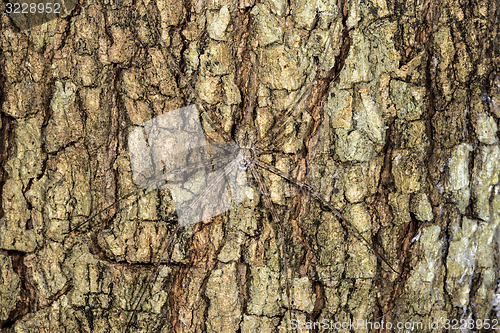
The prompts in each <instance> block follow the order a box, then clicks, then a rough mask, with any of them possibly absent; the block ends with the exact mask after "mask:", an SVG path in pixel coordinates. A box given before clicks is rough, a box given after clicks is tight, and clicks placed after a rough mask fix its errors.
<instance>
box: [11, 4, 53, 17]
mask: <svg viewBox="0 0 500 333" xmlns="http://www.w3.org/2000/svg"><path fill="white" fill-rule="evenodd" d="M60 12H61V4H60V3H59V2H54V3H52V2H45V3H44V2H40V3H27V2H20V3H11V2H8V3H6V7H5V13H7V14H43V13H45V14H52V13H53V14H60Z"/></svg>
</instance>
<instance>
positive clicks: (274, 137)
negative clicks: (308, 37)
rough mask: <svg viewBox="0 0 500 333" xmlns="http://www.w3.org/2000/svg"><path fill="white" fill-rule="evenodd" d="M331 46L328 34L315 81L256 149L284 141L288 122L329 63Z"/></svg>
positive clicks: (311, 82) (261, 140) (262, 138)
mask: <svg viewBox="0 0 500 333" xmlns="http://www.w3.org/2000/svg"><path fill="white" fill-rule="evenodd" d="M330 44H331V34H328V38H327V40H326V43H325V55H324V57H323V60H322V61H321V65H320V67H319V69H318V71H317V72H316V75H315V76H314V79H312V80H311V81H310V82H309V84H308V85H307V86H306V88H305V89H304V92H303V93H302V94H301V95H300V96H299V98H298V99H297V100H296V101H295V103H294V104H293V106H292V108H290V109H289V110H288V111H287V112H286V113H284V114H282V115H281V116H280V117H279V118H278V120H277V121H276V123H275V124H274V126H273V127H272V128H271V130H270V131H269V133H268V134H267V135H266V136H264V137H261V138H260V139H259V140H257V142H256V143H255V146H256V147H258V148H267V147H269V145H270V144H273V145H276V144H275V143H276V142H277V141H278V142H280V141H282V140H283V138H282V136H283V133H284V130H283V129H284V128H283V127H284V126H285V125H286V122H287V121H288V120H289V119H290V118H291V117H292V115H293V114H294V113H295V111H296V110H297V109H298V107H299V105H300V104H301V103H302V101H304V100H305V99H306V97H307V96H309V94H310V93H311V90H312V88H313V86H314V83H315V82H316V81H317V80H318V79H319V76H320V74H321V72H322V70H323V69H324V67H325V64H326V61H327V51H328V47H329V46H330ZM266 138H269V139H270V140H268V142H264V140H265V139H266Z"/></svg>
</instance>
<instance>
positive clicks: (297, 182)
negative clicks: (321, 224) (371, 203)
mask: <svg viewBox="0 0 500 333" xmlns="http://www.w3.org/2000/svg"><path fill="white" fill-rule="evenodd" d="M255 164H256V165H257V166H259V167H261V168H262V169H264V170H267V171H269V172H272V173H274V174H275V175H278V176H280V177H281V178H284V179H286V180H288V181H289V182H291V183H293V184H295V185H296V186H298V187H300V188H302V189H305V190H306V191H308V192H309V193H310V194H311V195H312V196H313V197H314V198H316V199H317V200H318V201H320V202H321V203H322V204H323V205H324V206H325V207H328V209H330V210H331V211H332V213H333V214H334V215H335V216H336V217H337V218H338V219H339V220H340V222H341V223H342V224H343V225H344V226H345V227H347V228H348V229H349V230H351V231H353V232H354V234H355V236H356V237H357V238H358V239H359V240H361V241H362V242H364V243H365V244H366V245H367V246H368V248H369V249H370V250H371V251H372V252H373V253H374V254H375V255H376V256H377V258H379V259H380V260H382V261H383V262H384V263H385V264H386V265H387V266H388V267H389V268H390V269H391V270H392V271H393V272H395V273H398V272H397V271H396V270H395V269H394V268H393V267H392V266H391V264H389V262H388V261H387V260H386V259H385V257H384V256H383V255H382V254H380V253H379V251H377V250H376V249H375V248H374V247H373V246H372V245H371V243H370V242H368V240H367V239H366V237H365V236H363V234H362V233H361V232H360V231H359V230H358V229H357V228H356V227H355V226H354V225H353V224H352V223H350V222H349V221H347V220H345V219H344V218H342V214H340V212H339V211H338V210H337V209H335V208H334V207H333V205H332V204H331V203H330V202H329V201H328V200H326V199H325V198H323V196H322V195H321V194H319V192H318V191H316V190H315V189H314V188H313V187H312V186H311V185H309V184H306V183H304V182H303V181H300V180H298V179H296V178H294V177H292V176H291V175H288V174H286V173H284V172H283V171H281V170H280V169H278V168H276V167H274V166H272V165H270V164H268V163H265V162H262V161H259V160H256V161H255Z"/></svg>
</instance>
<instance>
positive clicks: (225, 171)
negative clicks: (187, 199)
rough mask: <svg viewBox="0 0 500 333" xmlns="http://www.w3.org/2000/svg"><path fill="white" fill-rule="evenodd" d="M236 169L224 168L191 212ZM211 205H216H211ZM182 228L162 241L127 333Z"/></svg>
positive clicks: (231, 164)
mask: <svg viewBox="0 0 500 333" xmlns="http://www.w3.org/2000/svg"><path fill="white" fill-rule="evenodd" d="M236 167H237V163H236V162H235V161H233V162H231V163H229V164H228V165H227V166H226V167H225V168H223V170H222V172H220V173H219V174H217V176H216V177H215V179H213V181H212V182H211V183H210V184H209V185H208V186H207V187H206V188H205V189H204V190H203V192H202V193H201V194H200V195H198V197H197V198H196V199H195V200H194V201H193V202H192V203H191V205H190V207H189V208H190V209H191V210H193V208H192V207H197V206H198V204H199V203H200V202H201V201H202V200H203V199H205V198H206V197H207V196H208V194H209V193H210V192H213V190H214V188H215V187H216V186H217V185H221V184H227V176H228V174H229V173H230V172H231V171H232V170H234V168H236ZM223 180H226V181H225V182H223ZM211 204H214V203H211ZM181 226H182V225H181V223H180V222H179V221H178V222H177V224H176V225H175V229H174V230H173V231H172V233H171V234H170V236H169V237H168V240H167V242H166V243H165V239H166V236H165V237H164V239H163V240H162V244H164V245H163V247H162V248H160V250H159V252H158V253H159V254H158V256H157V259H156V262H155V265H154V268H153V271H152V272H151V273H150V274H149V277H148V280H147V282H146V284H144V285H142V286H141V289H140V294H139V297H138V298H137V299H136V301H134V302H133V308H132V313H131V315H130V318H129V319H128V321H127V326H126V329H125V332H128V331H129V328H130V326H131V325H132V322H133V319H134V317H135V313H136V312H137V309H138V307H139V305H140V304H141V302H142V300H143V298H144V295H145V294H146V292H147V291H148V290H149V287H150V286H151V285H152V284H154V283H155V282H156V279H157V277H158V272H159V271H160V264H161V262H162V260H163V258H164V257H165V254H166V253H167V251H168V249H169V248H170V246H171V245H172V242H173V240H174V238H175V235H176V234H177V232H178V231H179V229H180V227H181Z"/></svg>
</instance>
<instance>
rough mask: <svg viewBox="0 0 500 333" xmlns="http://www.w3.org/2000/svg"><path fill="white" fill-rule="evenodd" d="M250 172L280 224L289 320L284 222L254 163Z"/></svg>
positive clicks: (290, 310)
mask: <svg viewBox="0 0 500 333" xmlns="http://www.w3.org/2000/svg"><path fill="white" fill-rule="evenodd" d="M250 172H251V173H252V176H253V178H254V179H255V180H256V182H257V184H258V186H259V189H260V191H261V192H262V195H263V196H264V204H265V206H266V208H267V209H269V211H270V212H271V216H272V218H273V221H274V222H275V223H276V225H277V226H278V235H279V238H280V243H281V255H282V257H283V270H284V272H285V284H286V298H287V306H288V311H289V320H290V321H289V322H291V321H292V307H291V300H290V280H289V278H288V258H287V255H286V253H287V252H286V244H285V235H284V232H283V224H282V223H281V220H280V219H279V217H278V213H277V212H276V209H275V207H274V205H273V203H272V202H271V195H270V193H269V189H268V188H267V185H266V184H265V182H264V180H263V179H262V176H261V175H260V173H259V172H258V171H257V170H256V169H255V167H254V166H253V165H251V166H250Z"/></svg>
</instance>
